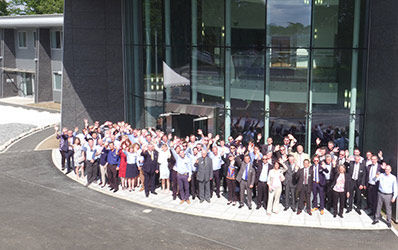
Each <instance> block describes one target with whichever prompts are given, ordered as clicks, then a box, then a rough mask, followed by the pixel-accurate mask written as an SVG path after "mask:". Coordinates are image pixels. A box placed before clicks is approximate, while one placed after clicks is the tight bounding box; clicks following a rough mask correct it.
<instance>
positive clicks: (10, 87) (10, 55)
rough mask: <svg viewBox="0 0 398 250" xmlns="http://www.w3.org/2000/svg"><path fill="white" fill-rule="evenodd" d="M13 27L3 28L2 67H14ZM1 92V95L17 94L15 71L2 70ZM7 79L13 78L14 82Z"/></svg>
mask: <svg viewBox="0 0 398 250" xmlns="http://www.w3.org/2000/svg"><path fill="white" fill-rule="evenodd" d="M14 32H15V31H14V30H13V29H4V40H3V41H4V55H3V67H6V68H15V67H16V60H15V34H14ZM2 77H3V79H2V80H3V81H2V82H3V88H2V90H3V93H2V97H10V96H17V95H18V89H17V87H16V84H17V78H16V74H15V73H6V72H3V76H2ZM7 79H13V80H14V84H15V85H14V84H13V83H10V82H7Z"/></svg>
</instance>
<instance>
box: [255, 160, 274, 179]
mask: <svg viewBox="0 0 398 250" xmlns="http://www.w3.org/2000/svg"><path fill="white" fill-rule="evenodd" d="M254 165H255V166H256V167H257V171H256V181H255V183H258V182H259V179H260V175H261V172H262V171H263V167H264V164H263V161H262V160H256V161H254ZM273 168H274V166H272V164H268V174H269V171H270V170H271V169H273Z"/></svg>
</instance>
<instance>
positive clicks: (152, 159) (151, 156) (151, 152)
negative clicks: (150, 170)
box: [150, 151, 153, 161]
mask: <svg viewBox="0 0 398 250" xmlns="http://www.w3.org/2000/svg"><path fill="white" fill-rule="evenodd" d="M150 154H151V160H152V161H153V152H152V151H151V152H150Z"/></svg>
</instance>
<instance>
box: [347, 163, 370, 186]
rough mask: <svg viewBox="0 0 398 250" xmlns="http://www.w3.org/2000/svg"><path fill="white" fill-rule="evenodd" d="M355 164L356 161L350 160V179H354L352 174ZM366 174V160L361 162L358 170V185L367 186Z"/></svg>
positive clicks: (348, 170)
mask: <svg viewBox="0 0 398 250" xmlns="http://www.w3.org/2000/svg"><path fill="white" fill-rule="evenodd" d="M354 166H355V162H354V161H352V162H350V165H348V167H347V174H349V175H350V179H352V174H353V173H354ZM366 176H367V171H366V165H365V161H362V163H359V172H358V180H357V181H356V183H355V184H356V185H357V186H360V185H362V186H365V185H366V184H367V181H366Z"/></svg>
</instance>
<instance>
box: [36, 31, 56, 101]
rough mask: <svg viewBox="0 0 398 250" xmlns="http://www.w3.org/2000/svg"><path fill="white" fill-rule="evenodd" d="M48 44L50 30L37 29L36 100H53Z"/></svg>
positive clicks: (49, 48)
mask: <svg viewBox="0 0 398 250" xmlns="http://www.w3.org/2000/svg"><path fill="white" fill-rule="evenodd" d="M50 46H51V45H50V30H49V29H42V28H41V29H39V42H38V51H37V53H38V59H39V60H38V64H39V65H38V69H37V71H38V72H37V78H36V79H37V83H36V86H37V87H36V91H35V101H36V102H49V101H52V100H53V88H52V72H51V47H50Z"/></svg>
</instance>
